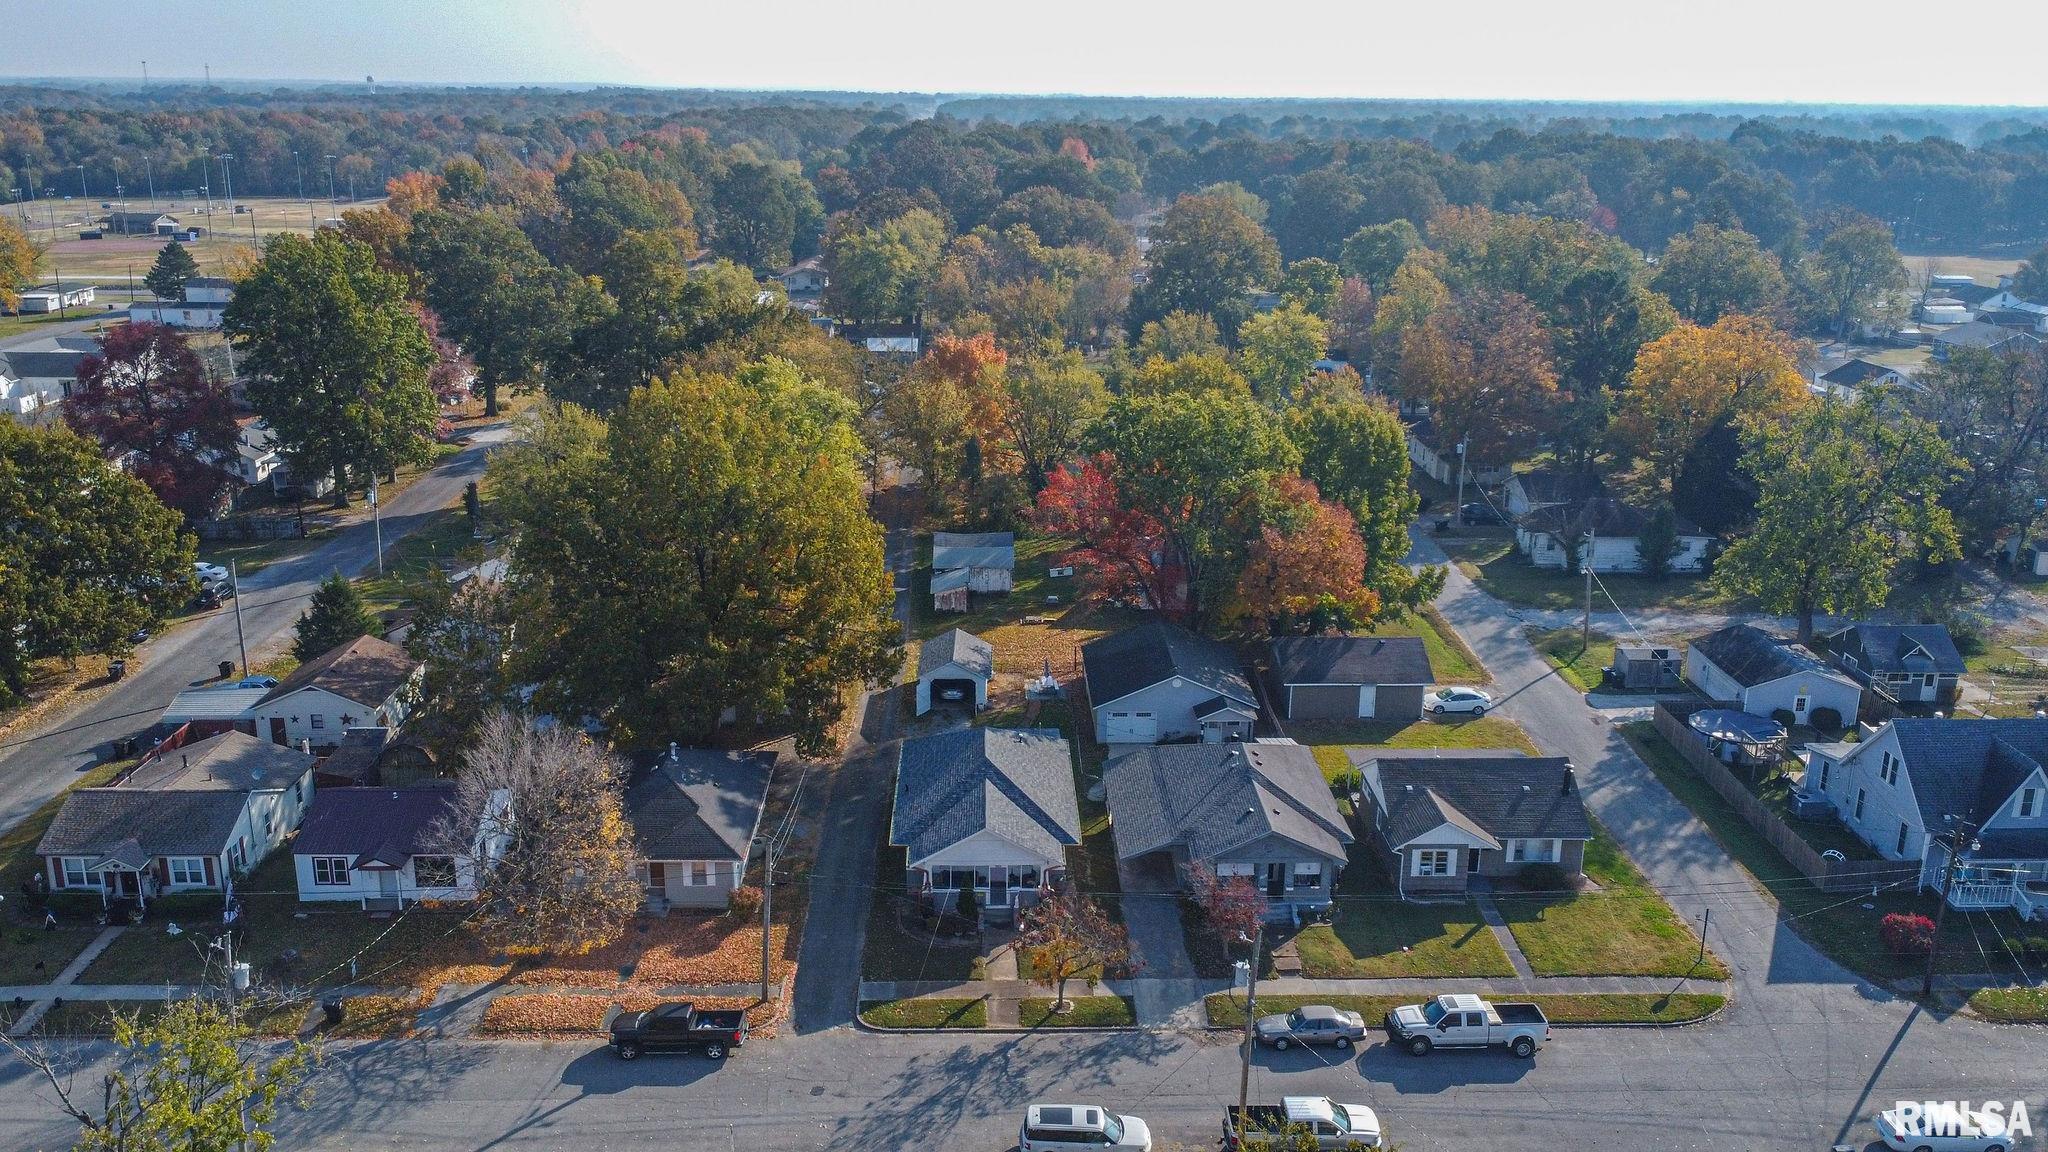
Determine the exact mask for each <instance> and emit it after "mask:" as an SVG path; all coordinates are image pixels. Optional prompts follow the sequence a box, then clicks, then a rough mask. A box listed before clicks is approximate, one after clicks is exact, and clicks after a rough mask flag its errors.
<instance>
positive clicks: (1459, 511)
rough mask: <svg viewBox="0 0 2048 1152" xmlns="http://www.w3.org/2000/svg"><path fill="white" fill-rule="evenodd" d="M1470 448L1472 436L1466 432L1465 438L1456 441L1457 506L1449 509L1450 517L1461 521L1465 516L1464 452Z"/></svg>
mask: <svg viewBox="0 0 2048 1152" xmlns="http://www.w3.org/2000/svg"><path fill="white" fill-rule="evenodd" d="M1471 446H1472V434H1471V433H1470V432H1467V433H1465V438H1464V439H1463V440H1460V441H1458V500H1457V505H1458V506H1457V507H1455V508H1453V509H1451V515H1453V516H1456V517H1458V518H1459V519H1461V520H1462V519H1464V516H1465V450H1466V449H1468V448H1470V447H1471Z"/></svg>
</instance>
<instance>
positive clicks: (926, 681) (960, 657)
mask: <svg viewBox="0 0 2048 1152" xmlns="http://www.w3.org/2000/svg"><path fill="white" fill-rule="evenodd" d="M995 674H996V650H995V646H994V645H992V644H990V643H989V642H988V641H986V640H983V639H982V638H981V637H979V636H976V635H974V634H973V633H971V632H968V631H966V630H964V629H960V628H951V629H948V630H946V631H944V632H941V633H939V634H938V635H937V636H934V637H932V638H931V639H929V640H927V641H925V642H924V645H923V646H922V647H920V648H919V649H918V650H917V714H918V715H919V716H922V715H924V714H925V713H927V712H929V711H931V710H932V702H933V700H935V699H936V700H963V701H965V702H966V703H967V706H968V710H969V711H971V712H979V711H981V710H982V709H983V708H986V707H988V682H989V681H990V680H991V679H993V678H994V677H995ZM948 693H958V694H959V695H957V696H949V695H948Z"/></svg>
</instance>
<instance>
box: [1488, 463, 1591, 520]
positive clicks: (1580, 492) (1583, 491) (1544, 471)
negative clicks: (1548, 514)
mask: <svg viewBox="0 0 2048 1152" xmlns="http://www.w3.org/2000/svg"><path fill="white" fill-rule="evenodd" d="M1605 495H1607V481H1606V479H1605V478H1603V477H1602V476H1601V475H1600V474H1599V473H1598V472H1591V471H1586V470H1584V469H1578V468H1569V469H1568V468H1536V469H1533V470H1531V471H1528V472H1517V473H1515V474H1514V475H1513V476H1510V477H1508V483H1507V488H1506V489H1505V490H1504V491H1503V496H1504V497H1505V498H1506V504H1507V512H1508V515H1509V516H1512V517H1515V518H1517V519H1520V518H1521V517H1523V516H1527V515H1528V514H1529V513H1531V512H1534V511H1536V510H1537V509H1539V508H1550V507H1553V506H1555V505H1558V504H1576V503H1578V502H1580V501H1583V500H1591V499H1594V498H1596V497H1600V496H1605Z"/></svg>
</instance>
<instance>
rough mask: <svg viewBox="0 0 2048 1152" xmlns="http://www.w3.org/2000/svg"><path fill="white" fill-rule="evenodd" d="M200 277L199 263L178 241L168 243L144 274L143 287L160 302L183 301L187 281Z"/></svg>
mask: <svg viewBox="0 0 2048 1152" xmlns="http://www.w3.org/2000/svg"><path fill="white" fill-rule="evenodd" d="M197 275H199V261H197V260H194V259H193V258H192V253H191V251H190V250H189V249H187V248H186V247H185V246H184V245H183V244H180V243H179V242H177V241H176V240H171V241H167V242H166V243H165V244H164V246H163V248H162V249H161V250H160V251H158V252H157V254H156V262H155V263H153V264H151V265H150V266H149V271H148V272H147V273H144V274H143V277H142V286H143V287H145V288H147V289H149V291H150V293H151V294H152V295H154V296H155V297H156V298H157V299H159V300H183V299H184V298H185V281H187V280H190V279H191V278H192V277H194V276H197Z"/></svg>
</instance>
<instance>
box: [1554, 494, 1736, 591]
mask: <svg viewBox="0 0 2048 1152" xmlns="http://www.w3.org/2000/svg"><path fill="white" fill-rule="evenodd" d="M1650 519H1651V514H1650V513H1648V512H1645V511H1643V510H1642V509H1641V508H1638V507H1636V506H1635V505H1633V504H1624V503H1622V502H1621V501H1619V500H1616V499H1613V498H1612V497H1608V496H1595V497H1593V498H1592V499H1590V500H1580V501H1577V502H1575V503H1571V504H1552V505H1550V506H1548V507H1544V508H1538V509H1537V510H1536V511H1534V512H1531V513H1529V514H1528V515H1526V516H1524V517H1522V518H1521V519H1519V520H1517V521H1516V522H1515V545H1516V547H1518V548H1520V549H1521V550H1522V554H1523V555H1525V556H1527V557H1528V558H1529V562H1530V563H1531V564H1534V565H1536V567H1538V568H1560V569H1562V568H1572V569H1574V570H1577V569H1579V568H1581V567H1583V565H1576V564H1574V563H1573V561H1574V560H1575V559H1578V557H1577V555H1576V553H1577V552H1578V551H1579V550H1581V549H1583V547H1584V545H1585V541H1586V537H1587V536H1591V537H1592V538H1593V571H1595V572H1641V571H1642V570H1643V554H1642V539H1641V538H1642V534H1643V530H1644V529H1646V528H1648V527H1649V525H1650ZM1675 528H1676V530H1677V533H1678V539H1677V545H1676V547H1675V549H1674V550H1673V552H1672V553H1671V559H1670V561H1669V563H1668V566H1667V569H1666V570H1667V571H1671V572H1698V571H1701V570H1703V569H1704V568H1706V566H1707V546H1708V545H1709V544H1711V543H1712V542H1713V537H1711V536H1708V535H1707V534H1706V532H1705V531H1704V530H1703V529H1701V528H1700V527H1699V525H1697V524H1694V523H1692V522H1691V521H1689V520H1687V519H1685V518H1684V517H1682V516H1681V517H1678V518H1677V521H1676V524H1675Z"/></svg>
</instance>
